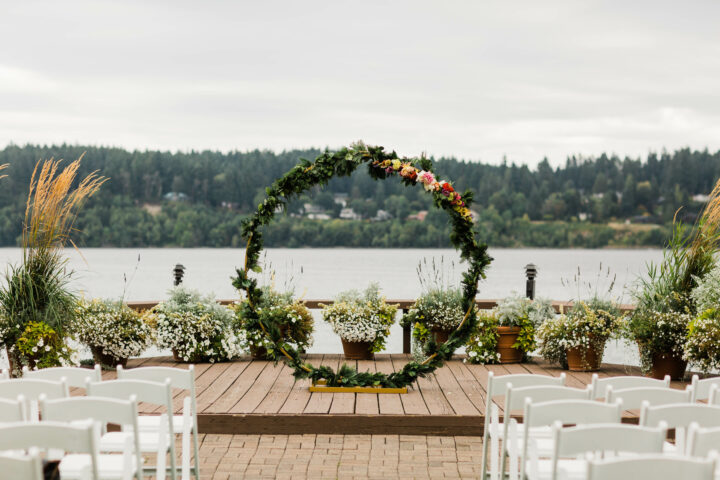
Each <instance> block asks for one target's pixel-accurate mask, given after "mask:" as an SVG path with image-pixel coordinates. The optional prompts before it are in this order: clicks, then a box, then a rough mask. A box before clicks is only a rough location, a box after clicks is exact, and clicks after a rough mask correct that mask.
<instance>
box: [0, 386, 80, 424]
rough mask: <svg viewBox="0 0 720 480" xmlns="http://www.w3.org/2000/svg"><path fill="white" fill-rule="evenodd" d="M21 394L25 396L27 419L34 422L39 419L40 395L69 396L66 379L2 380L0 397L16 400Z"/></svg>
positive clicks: (52, 396) (49, 397) (50, 396)
mask: <svg viewBox="0 0 720 480" xmlns="http://www.w3.org/2000/svg"><path fill="white" fill-rule="evenodd" d="M19 395H22V396H23V397H24V398H25V402H26V404H25V408H26V410H25V411H26V412H27V419H28V420H29V421H31V422H34V421H37V420H38V407H37V405H38V404H37V402H38V398H40V395H45V397H46V398H48V399H55V398H65V397H67V396H69V393H68V386H67V383H66V382H65V379H61V380H60V381H58V382H53V381H51V380H36V379H26V378H14V379H11V380H0V398H5V399H10V400H16V399H17V397H18V396H19Z"/></svg>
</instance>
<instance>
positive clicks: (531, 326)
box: [495, 294, 555, 354]
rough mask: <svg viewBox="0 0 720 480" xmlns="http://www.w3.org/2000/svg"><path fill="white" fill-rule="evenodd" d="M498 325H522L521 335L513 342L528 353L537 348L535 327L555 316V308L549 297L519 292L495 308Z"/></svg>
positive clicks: (515, 346) (514, 345)
mask: <svg viewBox="0 0 720 480" xmlns="http://www.w3.org/2000/svg"><path fill="white" fill-rule="evenodd" d="M495 315H496V316H497V323H498V326H501V327H520V335H519V336H518V339H517V342H515V344H513V347H514V348H518V349H520V350H522V351H523V352H525V354H527V353H528V352H531V351H533V350H534V349H535V329H536V328H537V327H539V326H540V325H542V323H543V322H544V321H545V320H547V319H550V318H553V317H554V316H555V309H554V308H553V306H552V303H551V302H550V300H548V299H544V298H537V299H534V300H532V299H529V298H526V297H521V296H519V295H517V294H515V295H511V296H509V297H506V298H504V299H502V300H500V302H498V305H497V307H496V308H495Z"/></svg>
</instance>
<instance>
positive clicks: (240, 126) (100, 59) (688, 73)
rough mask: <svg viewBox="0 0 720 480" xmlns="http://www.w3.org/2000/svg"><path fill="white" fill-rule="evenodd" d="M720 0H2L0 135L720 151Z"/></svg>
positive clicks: (445, 148) (487, 150) (149, 142)
mask: <svg viewBox="0 0 720 480" xmlns="http://www.w3.org/2000/svg"><path fill="white" fill-rule="evenodd" d="M718 14H720V4H718V3H717V2H712V1H693V2H684V3H680V2H663V1H660V2H658V1H654V2H619V1H585V2H577V1H567V2H564V1H563V2H561V1H551V2H533V1H529V0H528V1H522V2H502V3H500V2H471V1H464V2H460V1H446V2H429V1H395V2H379V1H375V2H362V3H357V2H342V1H338V2H319V1H305V2H293V1H289V0H278V1H274V2H272V1H271V2H242V3H241V2H226V1H219V0H217V1H205V2H189V1H172V2H169V1H168V2H144V1H116V2H111V1H105V2H102V1H79V0H68V1H65V2H53V1H47V2H39V1H28V2H14V3H8V4H5V5H3V15H2V17H0V27H2V28H0V42H2V45H4V46H5V47H6V48H3V49H0V145H4V144H7V143H9V142H14V143H25V142H36V143H50V142H63V141H66V142H78V143H89V144H106V145H119V146H124V147H128V148H162V149H170V150H176V149H191V148H195V149H204V148H210V149H223V150H229V149H241V150H243V149H250V148H256V147H257V148H272V149H278V150H280V149H285V148H294V147H309V146H320V147H324V146H331V147H332V146H340V145H343V144H347V143H349V142H351V141H353V140H357V139H364V140H366V141H367V142H369V143H378V144H384V145H386V146H388V147H390V148H394V149H396V150H398V151H399V152H400V153H402V154H408V155H410V154H417V153H420V152H421V151H426V152H428V153H430V154H433V155H455V156H458V157H462V158H467V159H479V160H483V161H486V162H497V161H500V159H501V158H502V157H503V155H507V157H508V159H510V160H513V161H517V162H522V163H529V164H531V165H532V164H535V163H536V162H538V161H539V160H540V159H541V158H542V157H543V156H548V157H550V159H551V161H552V162H553V163H560V162H563V161H564V158H565V157H566V156H567V155H569V154H573V153H580V154H584V155H594V154H599V153H600V152H603V151H607V152H616V153H618V154H621V155H625V154H628V155H633V156H634V155H643V154H645V153H647V152H648V151H649V150H659V149H661V148H663V147H665V148H669V149H672V148H678V147H682V146H691V147H693V148H705V147H708V148H711V149H718V148H720V95H718V89H717V85H718V80H720V62H718V61H717V58H719V54H720V33H718V29H717V27H716V20H717V18H719V15H718Z"/></svg>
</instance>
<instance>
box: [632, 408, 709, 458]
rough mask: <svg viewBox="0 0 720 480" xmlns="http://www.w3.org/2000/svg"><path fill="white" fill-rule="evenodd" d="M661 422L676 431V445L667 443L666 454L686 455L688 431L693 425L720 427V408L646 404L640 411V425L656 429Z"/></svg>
mask: <svg viewBox="0 0 720 480" xmlns="http://www.w3.org/2000/svg"><path fill="white" fill-rule="evenodd" d="M661 422H664V423H665V424H667V426H668V428H674V429H675V444H674V445H673V444H671V443H666V444H665V449H664V451H665V453H677V454H681V455H682V454H684V453H686V451H687V449H686V438H687V429H688V427H690V424H691V423H698V424H699V425H702V426H703V427H720V406H714V405H705V404H702V403H673V404H668V405H655V406H651V405H650V404H648V403H646V402H644V403H643V405H642V407H641V409H640V425H644V426H648V427H655V426H657V425H659V424H660V423H661Z"/></svg>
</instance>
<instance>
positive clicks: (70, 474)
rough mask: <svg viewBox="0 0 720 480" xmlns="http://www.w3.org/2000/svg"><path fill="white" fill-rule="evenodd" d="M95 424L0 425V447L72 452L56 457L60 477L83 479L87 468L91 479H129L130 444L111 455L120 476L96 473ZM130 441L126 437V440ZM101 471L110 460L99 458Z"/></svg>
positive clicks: (98, 464) (96, 434) (2, 448)
mask: <svg viewBox="0 0 720 480" xmlns="http://www.w3.org/2000/svg"><path fill="white" fill-rule="evenodd" d="M98 436H99V425H98V424H94V423H93V422H89V421H88V422H80V423H78V424H76V425H70V424H68V423H60V422H44V421H43V422H37V423H12V424H6V425H3V426H0V450H17V449H28V448H31V447H36V448H39V449H43V450H50V449H53V450H62V451H64V452H74V453H71V454H67V453H66V454H65V455H64V456H63V457H62V459H61V460H60V477H61V478H63V480H65V479H73V480H74V479H83V478H84V477H85V475H86V472H87V471H88V470H89V471H90V473H91V475H90V478H92V479H94V480H104V479H105V478H107V479H121V480H130V479H131V478H132V475H133V471H132V469H130V468H129V466H130V464H129V463H128V462H127V459H128V458H132V453H131V445H128V449H127V451H126V453H125V455H122V456H120V455H113V457H118V458H120V461H121V462H122V465H123V467H122V469H121V471H120V474H121V475H120V476H115V475H112V476H107V477H103V476H102V475H100V472H101V469H100V467H101V465H100V458H99V455H98V450H97V440H98ZM128 440H130V439H128ZM103 460H104V462H105V470H113V471H114V470H115V469H114V468H109V465H107V463H108V462H113V461H114V459H103Z"/></svg>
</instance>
